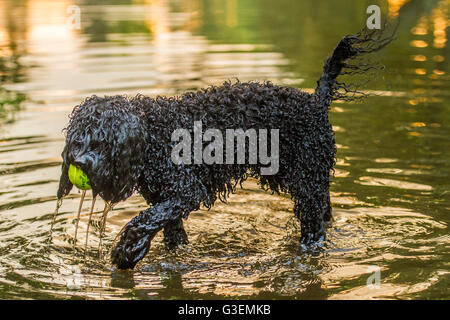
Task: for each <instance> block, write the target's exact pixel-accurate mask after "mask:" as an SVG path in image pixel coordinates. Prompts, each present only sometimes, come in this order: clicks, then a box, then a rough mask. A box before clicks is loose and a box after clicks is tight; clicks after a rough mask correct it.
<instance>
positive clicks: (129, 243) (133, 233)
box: [111, 221, 151, 269]
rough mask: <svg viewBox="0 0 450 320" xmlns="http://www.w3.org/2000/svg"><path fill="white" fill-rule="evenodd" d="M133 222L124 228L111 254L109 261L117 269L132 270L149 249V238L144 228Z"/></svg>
mask: <svg viewBox="0 0 450 320" xmlns="http://www.w3.org/2000/svg"><path fill="white" fill-rule="evenodd" d="M133 222H134V221H131V222H129V223H128V224H127V225H126V226H125V228H124V230H123V232H122V235H121V237H120V240H119V243H118V244H117V246H116V247H115V248H114V249H113V250H112V252H111V261H112V263H113V264H114V265H115V266H117V268H119V269H133V268H134V266H135V265H136V264H137V263H138V262H139V261H140V260H141V259H142V258H144V256H145V255H146V254H147V252H148V250H149V248H150V242H151V237H150V234H149V233H148V232H147V230H146V228H145V226H142V225H135V223H133Z"/></svg>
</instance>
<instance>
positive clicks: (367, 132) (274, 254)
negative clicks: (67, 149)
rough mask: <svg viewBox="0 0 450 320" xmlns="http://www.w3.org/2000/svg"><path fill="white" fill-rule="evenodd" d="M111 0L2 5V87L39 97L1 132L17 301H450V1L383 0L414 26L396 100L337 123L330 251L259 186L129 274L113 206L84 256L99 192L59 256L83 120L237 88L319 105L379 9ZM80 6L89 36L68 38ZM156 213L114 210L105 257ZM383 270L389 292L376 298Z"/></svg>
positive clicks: (398, 62)
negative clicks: (337, 66) (60, 195)
mask: <svg viewBox="0 0 450 320" xmlns="http://www.w3.org/2000/svg"><path fill="white" fill-rule="evenodd" d="M95 3H96V2H95V1H79V2H72V1H68V0H67V1H66V0H61V1H46V0H36V1H25V0H23V1H4V0H0V46H1V51H0V52H1V56H2V59H3V60H4V61H7V63H2V65H1V66H2V73H1V76H2V77H1V79H2V84H3V87H5V88H7V89H9V90H12V91H13V92H22V93H24V94H25V95H26V98H27V100H26V102H25V103H24V109H23V110H22V111H19V112H14V113H13V112H11V113H10V114H9V118H13V119H15V121H14V122H8V121H2V123H1V124H0V138H1V140H0V175H1V178H0V298H2V299H5V298H11V299H18V298H31V299H43V298H50V299H52V298H58V299H66V298H94V299H110V298H125V299H175V298H236V297H239V298H268V299H273V298H276V299H278V298H298V299H311V298H313V299H343V298H363V299H366V298H389V299H398V298H400V299H419V298H420V299H448V298H450V290H449V288H448V287H449V283H450V281H449V261H450V259H449V258H450V254H449V243H450V237H449V233H448V223H449V211H450V210H449V209H450V183H449V177H450V160H449V159H450V139H449V136H450V121H449V120H450V112H449V111H450V110H449V102H450V96H449V88H450V81H449V71H450V70H449V67H448V63H447V61H448V59H450V57H449V45H448V30H449V29H448V27H447V26H448V12H449V9H450V3H449V2H448V1H442V0H441V1H423V2H420V1H410V2H407V1H393V0H392V1H388V2H385V1H382V2H380V3H379V4H380V6H381V8H382V11H383V12H384V13H388V14H390V15H392V16H395V15H399V16H400V17H401V18H402V24H401V25H400V27H399V30H398V39H397V40H396V41H395V42H394V43H392V44H391V45H390V46H389V47H388V48H386V49H385V50H384V51H382V52H380V53H379V54H377V57H376V58H377V59H379V60H381V61H382V62H383V63H384V64H385V66H386V72H385V73H382V74H380V78H378V79H377V80H375V81H374V82H372V84H370V85H368V87H367V88H366V89H367V90H372V92H374V91H375V92H377V93H379V94H380V95H379V96H376V97H371V98H368V99H366V100H365V101H364V102H363V103H362V104H344V103H336V104H334V105H333V108H332V110H331V112H330V118H331V121H332V123H333V125H334V128H335V131H336V141H337V144H338V147H339V151H338V155H337V158H338V159H337V165H336V175H335V178H334V179H333V184H332V186H331V194H332V203H333V216H334V222H333V223H332V224H331V226H330V228H329V229H328V232H327V239H328V240H327V242H326V244H325V250H324V252H323V253H321V254H320V255H317V256H311V255H308V254H305V253H304V252H303V251H302V249H301V247H300V246H299V224H298V222H297V221H296V220H295V219H294V218H293V213H292V203H291V202H290V200H289V199H288V198H287V197H282V196H276V195H271V194H268V193H266V192H263V191H261V190H259V189H258V187H257V185H256V182H255V181H252V180H249V181H248V182H247V183H245V184H244V189H240V190H238V192H237V193H236V194H235V195H233V196H232V197H231V198H230V201H229V203H228V204H222V203H218V204H217V205H216V206H214V207H213V208H212V209H211V210H210V211H207V210H204V209H201V210H199V211H198V212H195V213H192V214H191V216H190V218H189V220H188V221H187V222H186V223H185V225H186V230H187V233H188V235H189V239H190V243H189V245H186V246H185V247H183V248H181V249H179V250H177V251H176V252H168V251H167V250H166V249H165V247H164V245H163V244H162V236H161V235H158V236H157V237H156V238H155V240H154V241H153V244H152V247H151V249H150V252H149V254H148V255H147V257H146V258H145V259H144V260H143V262H141V263H140V264H138V266H137V267H136V268H135V270H133V271H127V272H121V271H116V270H114V269H113V268H111V265H110V263H109V262H108V260H99V259H98V252H97V247H98V242H99V229H100V219H101V215H102V211H103V207H104V202H103V201H102V200H99V199H97V202H96V204H95V207H94V217H93V219H92V225H91V226H90V235H89V251H88V253H87V257H86V261H85V260H84V259H83V257H84V252H83V250H82V249H83V247H84V241H85V238H84V236H85V231H86V227H87V221H88V217H89V210H90V204H91V200H92V197H91V193H90V192H87V194H86V199H85V202H84V206H83V211H82V216H81V221H80V223H79V231H78V241H77V250H76V252H75V253H74V251H73V250H72V244H73V235H74V231H75V224H76V221H75V218H76V215H77V210H78V204H79V198H80V196H81V193H80V192H77V191H75V189H74V190H73V191H72V193H71V195H70V196H69V197H68V198H66V199H65V200H64V202H63V204H62V207H61V209H60V214H59V215H58V217H57V220H56V223H55V227H54V230H53V240H52V242H51V245H50V246H47V244H46V243H47V242H46V241H47V239H48V234H49V229H50V224H51V221H52V216H53V212H54V209H55V205H56V197H55V196H56V190H57V183H58V179H59V175H60V164H61V157H60V154H61V151H62V148H63V145H64V136H63V135H62V133H61V130H62V128H63V127H64V126H65V125H66V123H67V120H68V118H67V116H68V114H69V113H70V111H71V110H72V108H73V107H74V106H75V105H76V104H78V103H79V102H80V101H81V100H82V99H83V98H84V97H86V96H89V95H91V94H97V95H104V94H109V95H112V94H130V95H134V94H136V93H138V92H139V93H143V94H147V95H151V96H155V95H174V94H178V93H181V92H184V91H186V90H191V89H198V88H201V87H204V86H207V85H210V84H220V83H221V82H223V81H224V80H226V79H233V78H235V77H238V78H239V79H241V80H242V81H245V80H266V79H269V80H272V81H273V82H276V83H278V84H283V85H289V86H296V87H299V88H305V89H307V90H312V88H314V86H315V81H316V80H317V79H318V78H319V76H320V74H321V68H322V63H323V60H324V59H325V58H326V57H327V56H328V55H329V54H330V52H331V50H332V48H333V47H334V46H335V44H336V43H337V41H338V40H339V39H340V38H341V37H342V36H343V35H345V34H348V33H353V32H355V31H357V30H358V29H359V27H360V26H362V25H364V23H365V18H366V15H365V8H366V7H367V6H368V5H369V4H373V1H370V3H369V2H367V3H366V2H365V1H356V0H355V1H351V2H350V3H349V2H346V4H345V5H343V4H342V1H327V2H326V4H325V2H323V3H322V2H318V1H312V0H311V1H302V2H298V1H287V0H280V1H276V2H273V1H268V0H263V1H260V2H258V4H255V2H252V1H239V2H238V1H235V0H227V1H201V0H189V1H168V2H166V1H120V0H119V1H110V2H108V1H102V2H101V3H102V4H101V5H97V4H95ZM72 4H77V5H79V6H80V8H81V30H77V29H73V28H70V27H68V25H67V13H66V10H67V7H68V6H70V5H72ZM446 27H447V28H446ZM145 208H146V204H145V202H144V201H143V200H142V198H140V197H139V196H137V195H136V196H133V197H132V198H130V199H128V200H127V201H126V202H122V203H119V204H118V205H116V206H115V207H114V209H113V211H112V212H110V214H109V217H108V223H107V228H106V237H105V239H104V246H105V247H106V248H105V251H104V253H106V252H107V250H110V249H111V246H112V244H113V240H114V238H115V236H116V234H117V233H118V232H119V231H120V229H121V228H122V226H123V225H124V224H125V223H126V222H127V221H129V220H130V219H131V218H132V217H133V216H135V215H136V214H137V213H138V212H140V211H141V210H143V209H145ZM107 256H108V255H106V257H107ZM377 268H379V269H377ZM376 270H379V271H380V286H379V287H378V288H377V287H368V286H367V285H366V284H367V281H368V279H369V277H371V276H372V275H376V272H375V271H376ZM372 278H373V277H372ZM369 280H370V279H369ZM369 283H372V282H370V281H369ZM372 284H376V283H375V282H373V283H372Z"/></svg>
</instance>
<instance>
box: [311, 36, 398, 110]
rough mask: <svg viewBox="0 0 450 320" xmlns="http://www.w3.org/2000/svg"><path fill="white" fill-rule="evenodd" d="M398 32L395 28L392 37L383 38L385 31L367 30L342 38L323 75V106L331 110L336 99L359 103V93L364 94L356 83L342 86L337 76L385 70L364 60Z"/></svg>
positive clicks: (320, 93)
mask: <svg viewBox="0 0 450 320" xmlns="http://www.w3.org/2000/svg"><path fill="white" fill-rule="evenodd" d="M395 31H396V30H395V29H394V31H393V32H392V34H390V35H388V36H383V33H384V32H383V31H382V30H377V29H374V30H368V29H366V28H364V29H363V30H361V31H360V32H358V33H357V34H354V35H349V36H345V37H344V38H342V40H341V41H340V42H339V44H338V45H337V46H336V48H335V49H334V51H333V54H332V55H331V57H329V58H328V59H327V60H326V61H325V65H324V68H323V75H322V77H321V78H320V80H319V81H318V82H317V87H316V90H315V94H316V95H317V96H318V97H319V99H320V100H321V104H324V105H325V106H327V107H328V106H329V105H330V104H331V102H332V101H333V100H337V99H341V100H347V101H349V100H355V98H356V97H357V95H358V94H362V93H361V92H359V91H357V90H356V89H353V88H354V85H352V84H345V83H339V82H338V81H337V77H338V76H339V75H356V74H367V73H369V72H371V71H376V70H380V69H382V66H380V65H379V64H373V63H370V62H368V61H362V60H361V59H360V57H361V56H362V55H365V54H369V53H372V52H376V51H378V50H380V49H382V48H384V47H385V46H386V45H388V44H389V43H390V42H391V41H392V40H393V39H394V34H395ZM352 62H353V63H352ZM362 95H363V94H362Z"/></svg>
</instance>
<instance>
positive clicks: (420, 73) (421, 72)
mask: <svg viewBox="0 0 450 320" xmlns="http://www.w3.org/2000/svg"><path fill="white" fill-rule="evenodd" d="M414 72H415V73H416V74H418V75H424V74H427V70H425V69H424V68H417V69H416V70H414Z"/></svg>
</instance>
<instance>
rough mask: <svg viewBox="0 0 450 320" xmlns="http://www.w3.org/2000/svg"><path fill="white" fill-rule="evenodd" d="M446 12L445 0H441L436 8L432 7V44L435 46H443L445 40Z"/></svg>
mask: <svg viewBox="0 0 450 320" xmlns="http://www.w3.org/2000/svg"><path fill="white" fill-rule="evenodd" d="M447 17H448V12H447V3H446V1H441V2H440V3H439V5H438V7H437V8H436V9H433V12H432V19H433V27H434V31H433V36H434V41H433V46H434V47H435V48H444V47H445V44H446V42H447V34H446V32H445V30H446V28H447V24H448V18H447Z"/></svg>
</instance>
